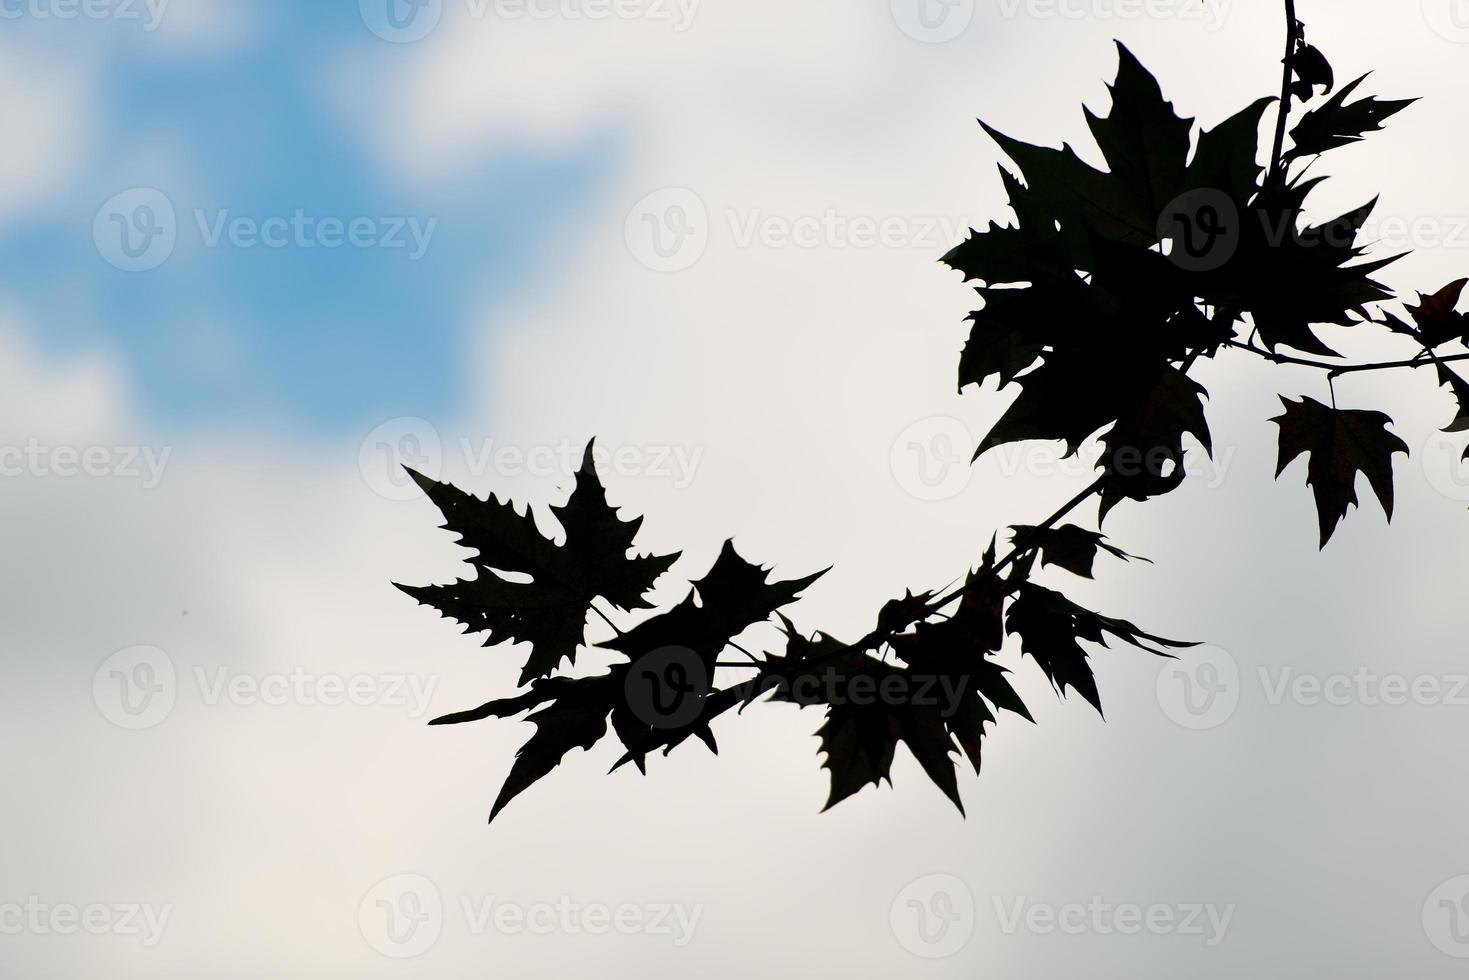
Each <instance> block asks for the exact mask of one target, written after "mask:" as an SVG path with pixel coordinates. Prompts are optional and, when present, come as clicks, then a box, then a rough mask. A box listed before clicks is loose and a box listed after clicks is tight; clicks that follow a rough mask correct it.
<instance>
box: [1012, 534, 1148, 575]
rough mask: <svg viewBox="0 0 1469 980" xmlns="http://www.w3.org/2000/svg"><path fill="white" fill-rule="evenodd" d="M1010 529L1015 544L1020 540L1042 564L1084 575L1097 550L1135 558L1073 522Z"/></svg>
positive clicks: (1125, 558) (1089, 570) (1123, 557)
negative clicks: (1032, 551)
mask: <svg viewBox="0 0 1469 980" xmlns="http://www.w3.org/2000/svg"><path fill="white" fill-rule="evenodd" d="M1011 530H1013V531H1014V532H1015V542H1016V543H1017V544H1019V543H1020V542H1022V541H1023V542H1025V544H1026V545H1027V546H1028V547H1030V548H1033V549H1035V551H1036V554H1037V555H1039V557H1040V563H1041V565H1042V566H1045V565H1055V566H1057V567H1058V568H1064V569H1066V570H1067V571H1068V572H1071V573H1072V574H1074V575H1080V576H1082V577H1084V578H1091V577H1092V564H1093V563H1094V562H1095V561H1096V559H1097V552H1098V551H1105V552H1107V554H1109V555H1115V556H1116V557H1118V558H1121V559H1123V560H1124V561H1126V560H1127V559H1129V558H1133V557H1136V556H1134V555H1129V554H1128V553H1127V552H1125V551H1123V550H1122V549H1121V548H1116V547H1113V546H1112V545H1110V544H1108V543H1107V539H1106V538H1105V537H1103V535H1102V534H1101V533H1099V532H1097V531H1088V530H1087V529H1086V528H1084V527H1077V526H1076V525H1075V524H1062V525H1061V526H1060V527H1046V528H1037V527H1033V526H1031V525H1029V524H1016V525H1015V526H1014V527H1013V528H1011ZM1143 560H1144V561H1146V560H1147V559H1143Z"/></svg>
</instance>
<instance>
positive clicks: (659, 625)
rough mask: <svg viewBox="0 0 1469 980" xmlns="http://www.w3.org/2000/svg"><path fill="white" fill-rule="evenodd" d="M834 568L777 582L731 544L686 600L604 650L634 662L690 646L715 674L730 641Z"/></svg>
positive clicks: (607, 643) (727, 542) (784, 604)
mask: <svg viewBox="0 0 1469 980" xmlns="http://www.w3.org/2000/svg"><path fill="white" fill-rule="evenodd" d="M829 570H830V569H822V570H821V571H819V572H816V573H814V574H812V575H807V576H804V577H803V578H797V579H790V580H788V581H783V582H772V581H770V571H769V569H765V568H761V567H760V566H759V565H754V564H751V563H750V562H748V561H746V560H745V559H744V558H741V557H740V555H739V553H738V552H736V551H735V549H734V542H733V541H726V542H725V543H724V547H723V548H722V549H720V552H719V557H718V558H717V559H716V560H715V562H714V565H713V567H712V568H710V570H709V572H708V573H707V574H706V575H705V576H704V577H703V578H701V579H699V580H698V581H696V582H694V583H693V589H692V590H690V592H689V594H688V595H687V596H686V597H685V598H684V599H683V601H682V602H680V603H679V604H678V605H676V606H674V607H673V608H672V609H669V610H667V611H665V612H661V613H659V614H657V615H656V616H653V617H651V618H650V619H646V620H644V621H643V622H641V623H639V624H638V625H637V626H635V627H633V628H632V629H630V630H628V631H627V632H626V633H623V634H622V635H620V636H617V637H614V638H612V639H610V640H607V641H605V642H603V643H602V646H604V647H606V648H607V649H609V650H616V651H617V652H619V653H622V654H625V655H627V656H629V657H632V658H636V657H638V656H641V655H643V654H646V653H648V652H650V651H654V650H658V649H661V648H664V647H669V646H681V647H687V648H688V649H690V650H693V651H694V652H695V653H697V654H699V655H700V656H701V657H702V658H704V659H705V661H706V663H707V666H708V667H709V669H710V672H711V673H712V671H713V666H714V658H715V657H717V656H718V654H719V653H720V652H721V651H723V650H724V649H725V647H727V646H728V645H729V642H730V641H731V640H733V639H734V638H735V637H737V636H739V635H740V634H741V633H742V632H744V631H745V630H746V629H747V628H749V627H751V626H753V625H755V624H756V623H763V622H765V621H766V620H768V619H769V618H770V617H771V615H772V614H774V613H775V611H776V610H778V609H780V608H781V607H782V606H786V605H788V604H790V603H792V602H794V601H795V600H796V597H797V596H799V595H800V594H801V593H802V592H803V591H805V589H806V588H807V586H809V585H811V583H813V582H815V581H816V580H817V579H819V578H820V577H821V576H823V575H825V574H826V573H827V571H829Z"/></svg>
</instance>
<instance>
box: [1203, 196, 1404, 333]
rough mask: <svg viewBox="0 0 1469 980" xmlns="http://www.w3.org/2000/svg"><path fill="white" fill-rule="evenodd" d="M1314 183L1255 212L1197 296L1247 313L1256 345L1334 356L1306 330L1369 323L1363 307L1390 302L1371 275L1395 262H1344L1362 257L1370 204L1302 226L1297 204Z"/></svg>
mask: <svg viewBox="0 0 1469 980" xmlns="http://www.w3.org/2000/svg"><path fill="white" fill-rule="evenodd" d="M1318 183H1319V181H1315V180H1312V181H1306V182H1304V183H1301V184H1298V185H1295V186H1293V187H1290V188H1287V189H1286V190H1285V191H1283V192H1278V193H1277V194H1275V195H1272V196H1271V197H1270V199H1268V200H1262V201H1260V202H1259V203H1258V204H1257V205H1256V206H1254V207H1253V208H1252V209H1251V210H1250V212H1249V213H1248V214H1247V215H1246V217H1245V220H1244V222H1243V224H1242V232H1243V233H1242V237H1241V241H1240V244H1239V247H1238V249H1237V250H1236V252H1235V255H1234V256H1233V258H1232V259H1231V260H1230V262H1229V263H1228V264H1227V266H1226V267H1224V268H1223V269H1220V270H1219V271H1218V274H1217V275H1216V276H1214V277H1212V279H1211V280H1210V281H1209V283H1208V286H1207V288H1204V289H1202V290H1201V293H1200V295H1202V296H1204V297H1205V298H1206V299H1208V300H1209V301H1210V302H1212V303H1217V304H1223V305H1226V306H1230V307H1232V308H1236V309H1239V310H1240V311H1242V312H1245V313H1249V314H1250V315H1251V317H1252V319H1253V321H1254V326H1255V328H1256V330H1258V331H1259V335H1260V340H1261V341H1262V342H1263V343H1264V344H1265V346H1266V347H1268V348H1270V349H1271V350H1274V349H1276V348H1277V347H1278V346H1280V345H1285V346H1289V347H1294V348H1295V349H1296V350H1299V351H1303V352H1305V353H1309V354H1322V355H1326V356H1336V352H1335V351H1333V350H1332V349H1331V348H1330V347H1328V346H1327V345H1326V344H1325V343H1323V342H1322V341H1321V339H1320V338H1319V337H1317V336H1316V334H1315V332H1314V331H1313V329H1312V328H1313V326H1315V325H1319V324H1337V325H1340V326H1349V325H1352V324H1354V323H1356V322H1358V321H1359V320H1365V319H1368V315H1367V305H1368V304H1369V303H1380V302H1382V301H1384V300H1387V299H1390V298H1391V297H1392V294H1391V293H1390V292H1389V291H1388V290H1387V289H1386V288H1385V287H1384V286H1382V284H1381V283H1378V282H1376V281H1375V280H1373V279H1372V278H1370V277H1371V274H1372V273H1374V272H1376V271H1378V270H1379V269H1381V268H1383V267H1384V266H1387V265H1389V264H1391V263H1392V262H1395V261H1397V259H1398V258H1400V257H1401V256H1396V255H1394V256H1389V257H1386V258H1381V259H1373V260H1370V261H1366V262H1359V263H1357V264H1355V265H1352V264H1349V263H1352V262H1355V261H1356V260H1357V259H1358V258H1360V257H1361V256H1362V254H1363V253H1364V251H1365V246H1362V245H1359V244H1357V237H1358V235H1359V234H1360V232H1361V229H1362V226H1363V225H1364V224H1365V222H1366V221H1367V218H1368V217H1369V216H1370V215H1371V213H1372V210H1373V208H1374V206H1375V205H1376V203H1377V202H1376V199H1373V200H1372V201H1370V202H1368V203H1367V204H1365V205H1363V206H1362V207H1359V208H1356V209H1354V210H1352V211H1349V212H1347V213H1345V214H1343V215H1340V216H1339V217H1336V218H1333V219H1331V220H1329V221H1325V222H1322V223H1321V224H1319V225H1307V226H1304V227H1302V226H1301V225H1300V219H1301V216H1302V214H1303V211H1302V208H1303V204H1304V198H1305V196H1306V195H1307V193H1309V191H1310V190H1311V189H1312V188H1314V187H1315V186H1316V185H1317V184H1318Z"/></svg>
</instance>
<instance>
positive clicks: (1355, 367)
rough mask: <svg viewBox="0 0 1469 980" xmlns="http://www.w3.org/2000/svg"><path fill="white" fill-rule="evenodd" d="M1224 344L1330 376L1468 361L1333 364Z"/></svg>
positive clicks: (1450, 358) (1453, 356) (1464, 356)
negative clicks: (1325, 372)
mask: <svg viewBox="0 0 1469 980" xmlns="http://www.w3.org/2000/svg"><path fill="white" fill-rule="evenodd" d="M1225 344H1226V345H1227V346H1229V347H1233V348H1235V349H1237V350H1244V351H1249V352H1250V353H1251V354H1255V355H1257V356H1259V357H1263V358H1265V360H1267V361H1273V362H1275V363H1276V364H1296V365H1299V366H1301V367H1311V368H1316V369H1318V370H1321V371H1327V372H1329V373H1331V374H1332V375H1343V374H1354V373H1356V372H1358V371H1387V370H1391V369H1393V368H1420V367H1427V366H1428V365H1430V364H1448V363H1450V362H1453V361H1465V360H1469V354H1450V355H1448V356H1447V357H1437V356H1434V355H1433V354H1431V353H1430V355H1429V357H1428V359H1424V356H1423V354H1422V353H1419V354H1415V355H1413V356H1412V357H1410V358H1408V359H1406V360H1401V361H1373V362H1372V363H1370V364H1333V363H1331V362H1330V361H1313V360H1311V359H1309V358H1305V357H1294V356H1292V355H1290V354H1279V353H1276V352H1275V351H1271V350H1266V349H1265V348H1263V347H1256V346H1254V345H1253V344H1243V343H1240V342H1239V341H1238V340H1229V341H1225Z"/></svg>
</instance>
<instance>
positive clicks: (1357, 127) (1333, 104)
mask: <svg viewBox="0 0 1469 980" xmlns="http://www.w3.org/2000/svg"><path fill="white" fill-rule="evenodd" d="M1366 79H1367V76H1366V75H1363V76H1362V77H1361V78H1358V79H1356V80H1355V81H1353V82H1351V83H1350V84H1348V85H1346V86H1344V87H1343V88H1342V89H1341V91H1339V92H1337V93H1336V94H1335V95H1333V96H1332V97H1331V98H1330V99H1328V100H1327V101H1326V102H1323V103H1322V104H1321V105H1319V106H1317V107H1316V108H1314V109H1312V110H1310V111H1309V112H1307V113H1306V114H1305V115H1304V116H1302V117H1301V121H1300V122H1298V123H1296V125H1295V128H1293V129H1292V130H1291V131H1290V137H1291V142H1292V144H1293V146H1292V147H1291V149H1290V150H1288V151H1287V152H1286V154H1285V157H1286V159H1287V160H1293V159H1296V158H1298V157H1303V156H1311V155H1312V154H1316V153H1325V152H1326V151H1327V150H1333V149H1336V148H1337V147H1339V146H1346V145H1347V144H1348V143H1356V142H1358V141H1359V140H1361V139H1362V137H1363V136H1365V135H1366V134H1367V133H1372V132H1376V131H1378V130H1380V129H1382V124H1383V122H1384V121H1385V120H1386V119H1387V118H1388V117H1389V116H1392V115H1394V114H1395V113H1398V112H1401V111H1402V110H1404V109H1406V108H1407V107H1408V106H1410V105H1412V104H1413V103H1414V102H1417V101H1418V100H1417V99H1395V100H1383V99H1377V98H1373V97H1371V96H1368V97H1366V98H1362V99H1358V100H1357V101H1356V102H1353V103H1352V104H1351V105H1348V104H1347V97H1348V96H1350V95H1351V94H1352V93H1353V92H1355V91H1356V90H1357V86H1359V85H1361V84H1362V82H1364V81H1365V80H1366Z"/></svg>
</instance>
